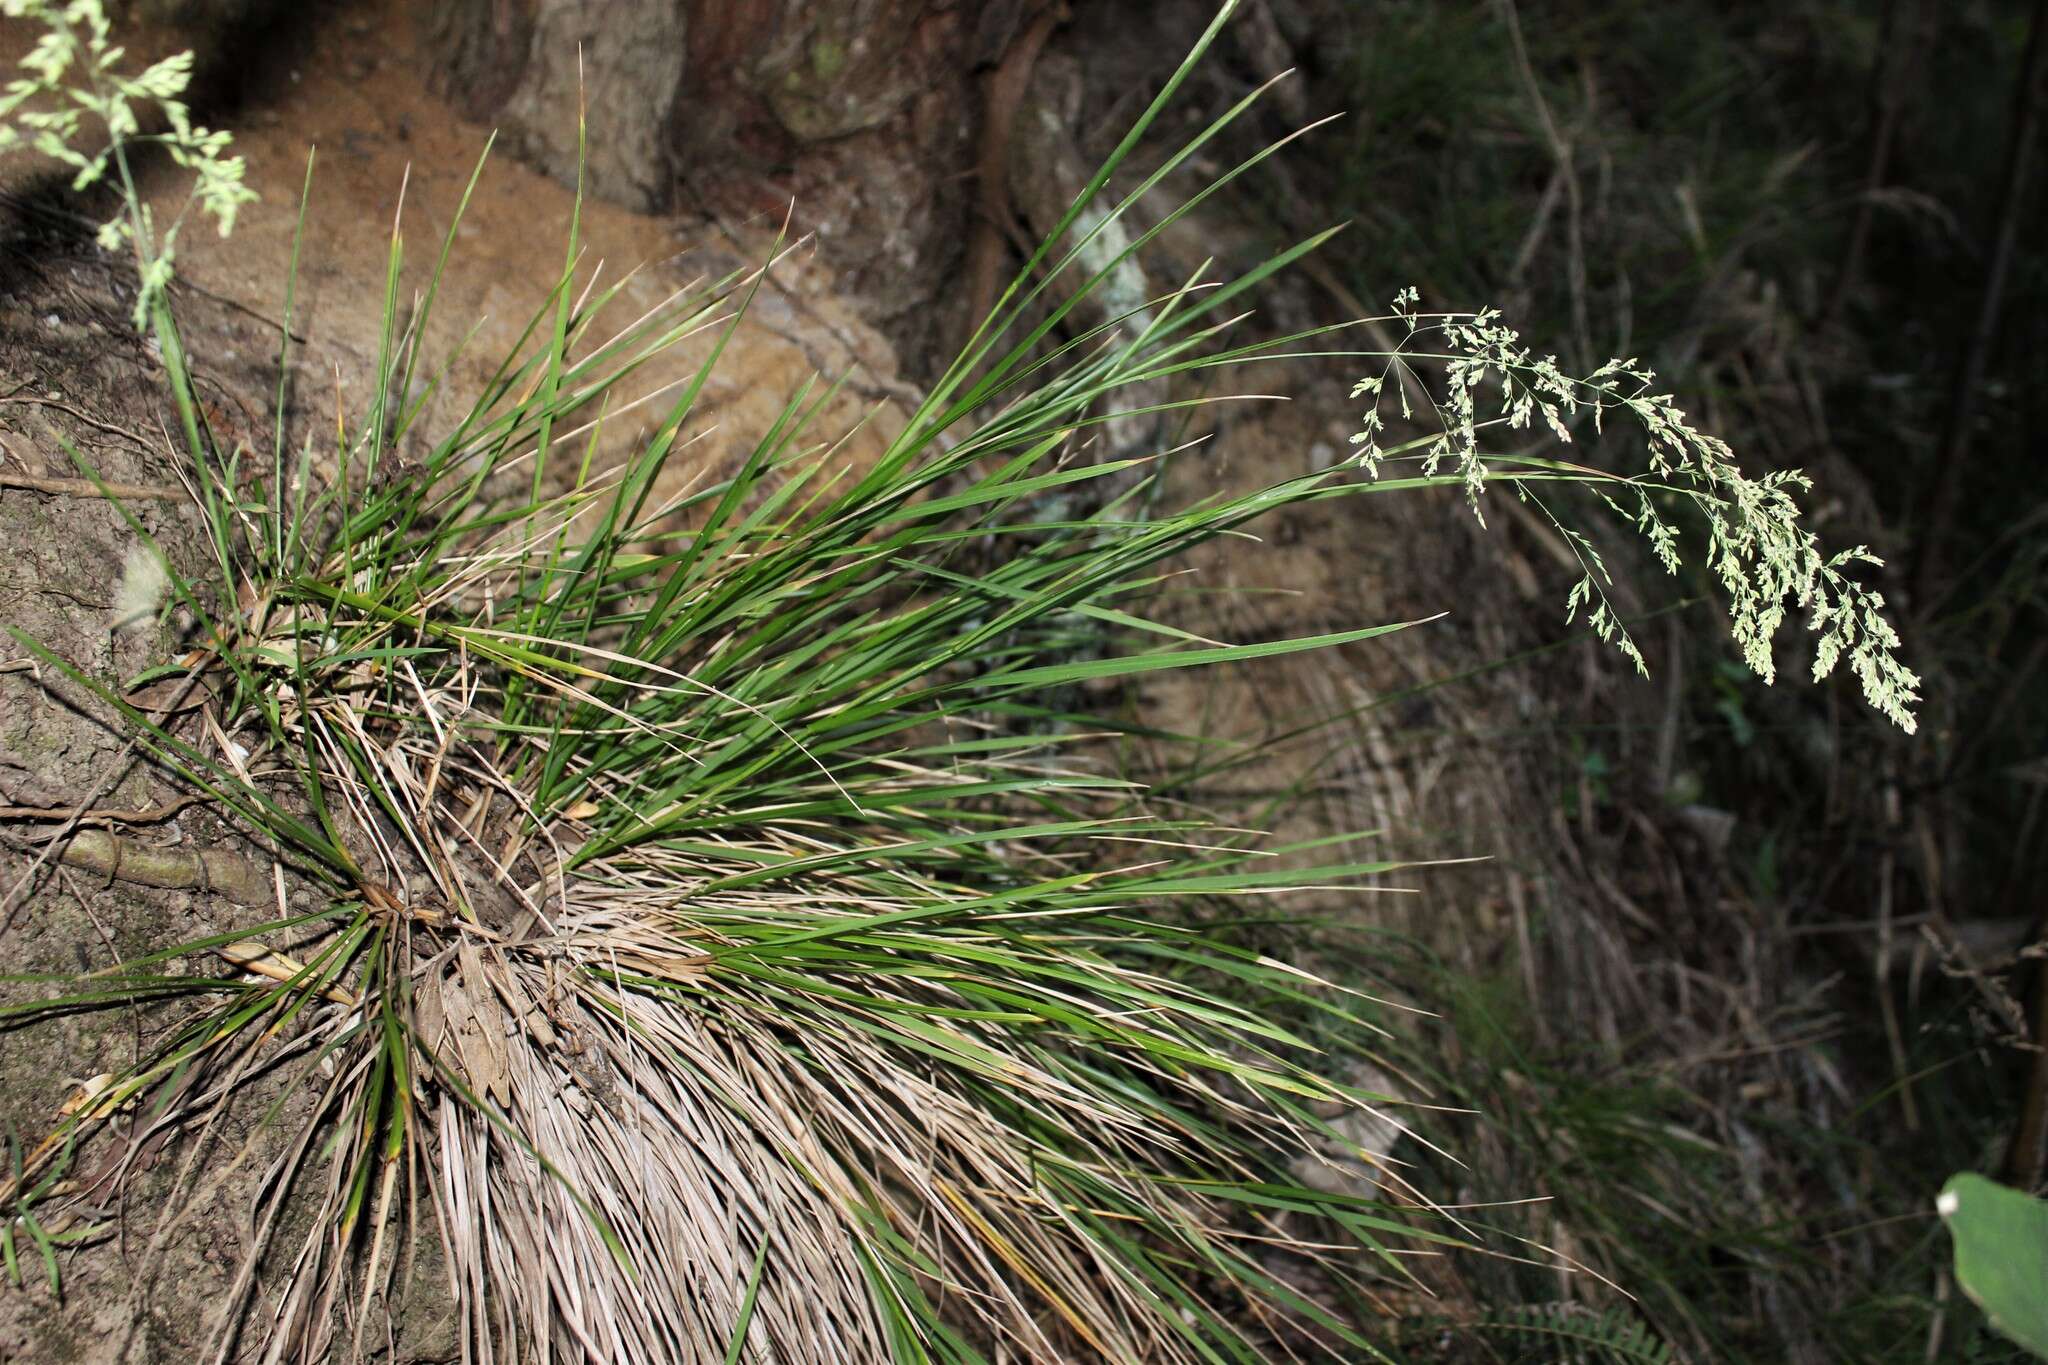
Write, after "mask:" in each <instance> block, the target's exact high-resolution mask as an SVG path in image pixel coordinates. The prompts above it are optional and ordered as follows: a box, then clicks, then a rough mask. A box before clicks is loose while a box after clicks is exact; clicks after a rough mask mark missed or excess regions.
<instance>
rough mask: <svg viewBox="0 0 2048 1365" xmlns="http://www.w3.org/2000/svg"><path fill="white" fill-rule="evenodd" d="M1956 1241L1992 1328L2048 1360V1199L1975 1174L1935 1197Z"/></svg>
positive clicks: (1959, 1261)
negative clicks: (2042, 1198) (2044, 1199)
mask: <svg viewBox="0 0 2048 1365" xmlns="http://www.w3.org/2000/svg"><path fill="white" fill-rule="evenodd" d="M1935 1207H1936V1208H1938V1209H1940V1210H1941V1216H1942V1218H1943V1220H1944V1221H1946V1222H1947V1223H1948V1230H1949V1235H1950V1236H1951V1237H1953V1238H1955V1243H1956V1282H1957V1283H1959V1284H1961V1285H1962V1287H1963V1292H1964V1293H1966V1294H1968V1295H1969V1296H1970V1298H1971V1299H1973V1300H1974V1301H1975V1302H1976V1304H1977V1306H1978V1307H1979V1308H1982V1309H1983V1310H1984V1315H1985V1316H1986V1317H1988V1318H1990V1319H1991V1325H1992V1326H1993V1327H1996V1328H1997V1329H1998V1330H1999V1331H2001V1332H2003V1333H2005V1335H2007V1336H2009V1337H2011V1338H2012V1339H2013V1340H2014V1341H2017V1342H2018V1343H2019V1344H2020V1345H2022V1346H2024V1347H2026V1348H2027V1349H2028V1350H2029V1351H2032V1352H2033V1353H2034V1354H2035V1355H2036V1356H2039V1357H2041V1358H2042V1359H2044V1360H2048V1203H2044V1202H2043V1201H2041V1200H2039V1199H2036V1198H2034V1197H2033V1196H2032V1195H2027V1194H2022V1193H2020V1192H2019V1191H2018V1190H2015V1189H2011V1188H2009V1187H2007V1186H2005V1185H2000V1184H1997V1183H1995V1182H1993V1181H1989V1180H1986V1179H1985V1178H1984V1177H1983V1176H1981V1175H1970V1174H1968V1173H1967V1172H1966V1173H1964V1174H1962V1175H1959V1176H1956V1177H1955V1178H1954V1179H1952V1180H1950V1181H1949V1182H1948V1184H1947V1185H1946V1186H1944V1187H1943V1188H1942V1191H1941V1198H1940V1199H1938V1200H1937V1201H1936V1202H1935Z"/></svg>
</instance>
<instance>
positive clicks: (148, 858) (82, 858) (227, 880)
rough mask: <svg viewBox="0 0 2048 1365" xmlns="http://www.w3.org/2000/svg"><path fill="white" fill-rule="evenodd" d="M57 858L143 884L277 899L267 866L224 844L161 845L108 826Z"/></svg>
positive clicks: (247, 899)
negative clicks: (113, 831) (265, 870)
mask: <svg viewBox="0 0 2048 1365" xmlns="http://www.w3.org/2000/svg"><path fill="white" fill-rule="evenodd" d="M57 861H59V862H61V863H64V864H65V865H67V866H70V867H76V868H81V869H83V870H85V871H87V872H94V873H97V874H99V875H100V876H102V877H106V878H108V879H110V880H118V881H124V882H135V883H137V884H139V885H142V886H161V887H168V888H171V889H174V890H179V891H218V892H219V893H220V894H221V895H223V896H226V897H227V898H228V899H229V900H231V901H233V902H234V903H235V904H237V905H265V904H268V903H269V901H270V900H271V898H272V889H271V881H270V878H269V877H268V876H266V875H264V873H263V870H262V869H261V868H259V867H257V866H256V864H255V863H253V862H250V861H249V860H248V859H247V858H244V857H242V856H241V855H239V854H235V853H229V852H227V851H226V850H225V849H218V848H208V849H169V848H157V847H155V846H153V845H150V844H145V843H141V842H139V841H137V840H134V839H124V838H122V837H121V836H120V835H118V834H109V833H108V832H107V831H105V830H101V829H82V830H80V831H78V833H77V834H75V835H73V836H72V838H71V842H70V843H68V844H66V845H65V846H64V849H63V851H62V852H60V853H59V854H58V855H57Z"/></svg>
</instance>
